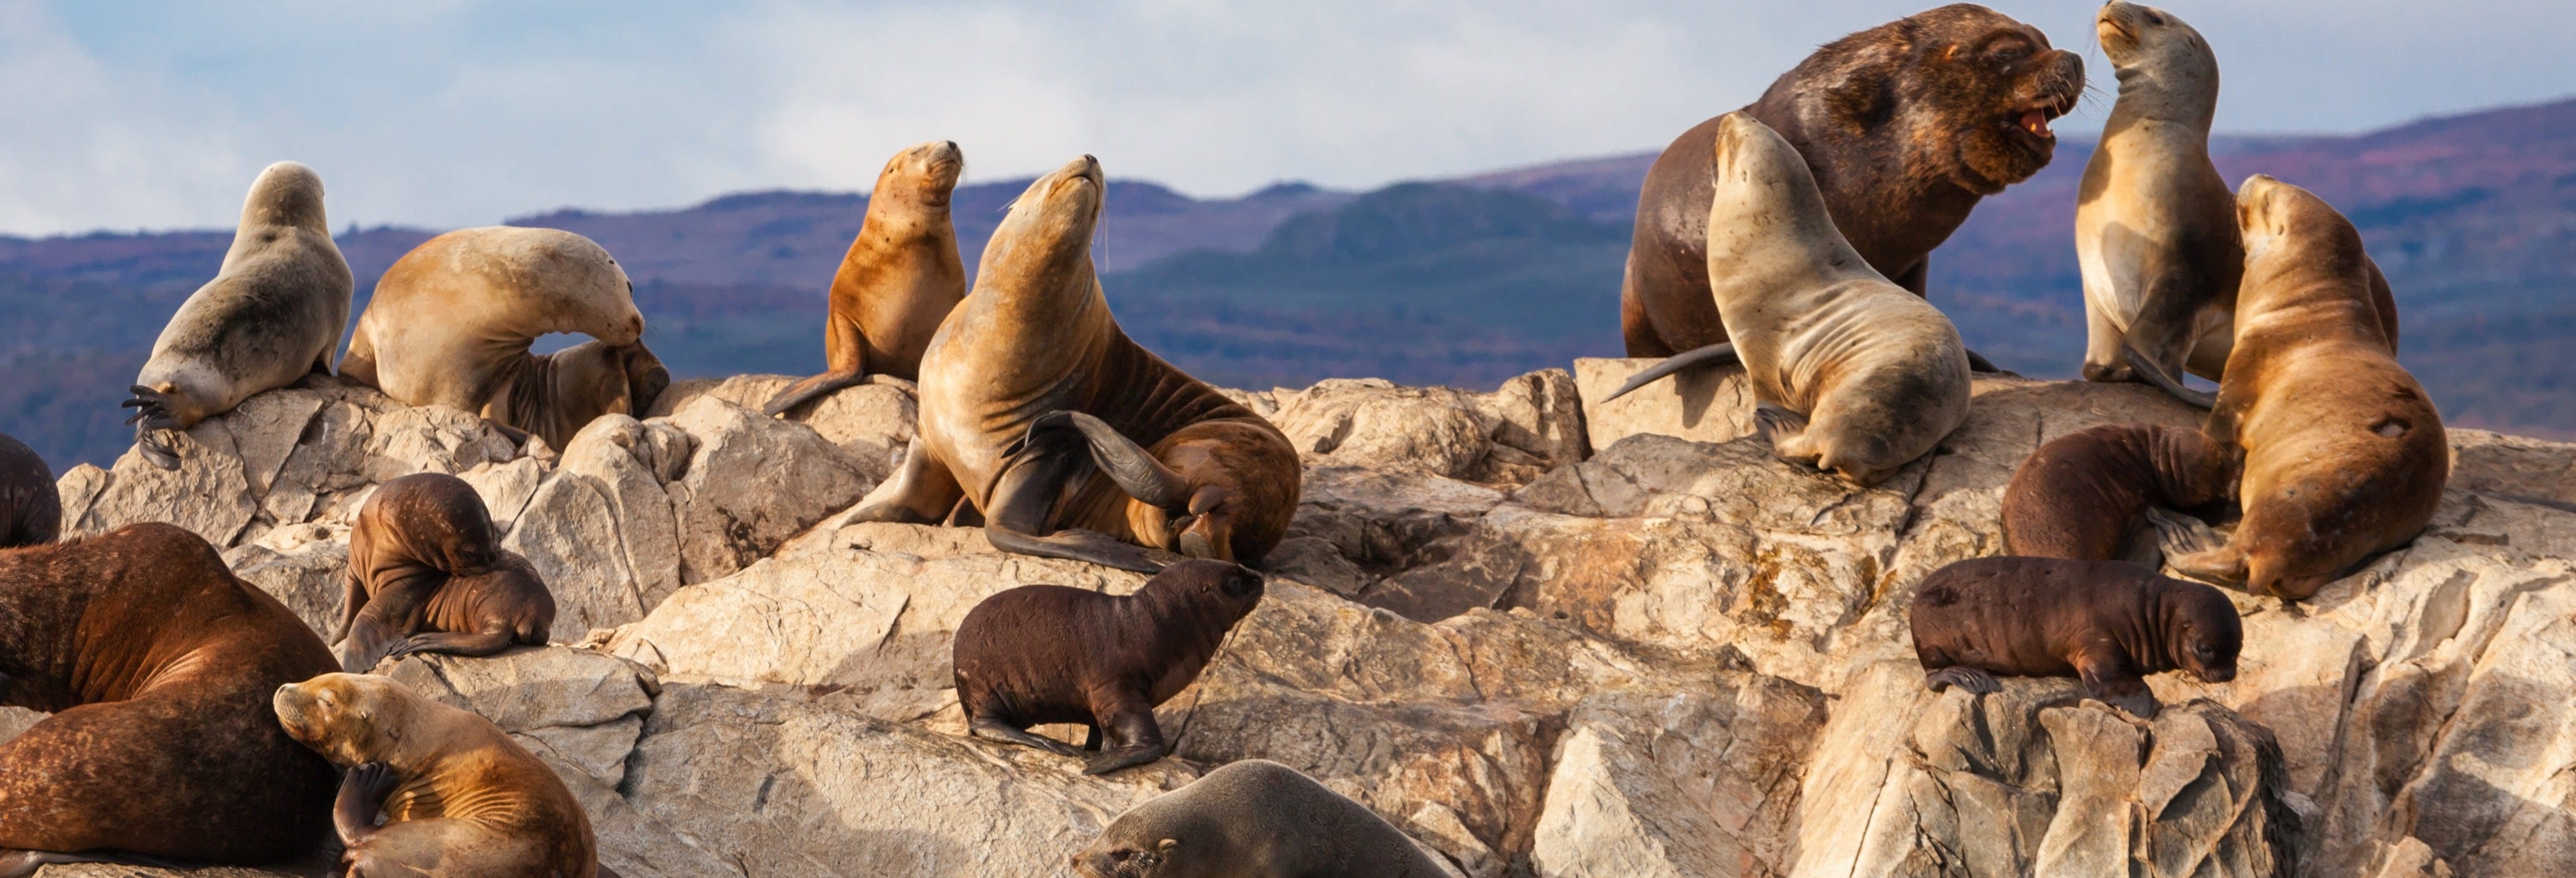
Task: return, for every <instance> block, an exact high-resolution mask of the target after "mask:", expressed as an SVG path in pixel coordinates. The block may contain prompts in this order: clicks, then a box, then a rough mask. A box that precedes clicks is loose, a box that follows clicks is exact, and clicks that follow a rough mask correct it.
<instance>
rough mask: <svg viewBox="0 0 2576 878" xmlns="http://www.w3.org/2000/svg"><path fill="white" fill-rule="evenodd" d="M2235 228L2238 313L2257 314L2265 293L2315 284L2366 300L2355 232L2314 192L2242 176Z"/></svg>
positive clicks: (2364, 263) (2364, 256)
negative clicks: (2240, 258) (2241, 251)
mask: <svg viewBox="0 0 2576 878" xmlns="http://www.w3.org/2000/svg"><path fill="white" fill-rule="evenodd" d="M2236 227H2237V231H2238V232H2239V233H2240V234H2241V235H2242V237H2243V238H2244V241H2245V279H2244V281H2243V283H2242V284H2241V285H2240V287H2239V288H2238V291H2237V308H2238V310H2239V311H2240V312H2241V313H2247V314H2255V313H2261V312H2262V310H2263V309H2264V308H2265V307H2267V303H2266V302H2265V301H2264V300H2265V299H2266V298H2267V296H2268V294H2272V293H2297V292H2301V291H2303V290H2305V289H2306V288H2308V287H2311V286H2313V285H2315V283H2318V282H2333V283H2337V284H2338V285H2341V286H2345V287H2348V288H2349V289H2351V290H2353V291H2355V292H2356V293H2357V294H2359V295H2361V296H2363V297H2364V298H2363V299H2362V301H2365V302H2367V298H2366V297H2367V295H2368V290H2369V276H2370V272H2371V271H2372V269H2371V268H2370V256H2369V254H2368V253H2367V252H2365V251H2364V250H2363V248H2362V243H2361V232H2360V230H2358V229H2355V228H2353V225H2352V221H2351V220H2348V219H2345V218H2344V215H2343V214H2342V212H2340V211H2337V210H2335V209H2334V206H2333V205H2330V204H2327V203H2326V201H2325V199H2323V198H2318V197H2317V196H2316V194H2315V193H2312V192H2309V191H2308V190H2306V189H2301V188H2299V187H2297V186H2292V185H2290V184H2288V183H2283V182H2281V181H2279V180H2275V179H2273V178H2272V177H2271V176H2270V175H2268V174H2256V175H2254V176H2251V177H2247V178H2246V179H2245V183H2244V185H2242V186H2239V187H2237V189H2236ZM2239 319H2240V320H2241V319H2243V318H2239Z"/></svg>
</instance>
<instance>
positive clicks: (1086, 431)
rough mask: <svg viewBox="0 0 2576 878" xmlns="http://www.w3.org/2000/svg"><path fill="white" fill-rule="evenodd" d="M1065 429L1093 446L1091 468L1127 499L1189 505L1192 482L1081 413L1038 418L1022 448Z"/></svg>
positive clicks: (1166, 505) (1170, 506) (1177, 506)
mask: <svg viewBox="0 0 2576 878" xmlns="http://www.w3.org/2000/svg"><path fill="white" fill-rule="evenodd" d="M1066 429H1072V430H1076V431H1079V432H1080V433H1081V434H1082V438H1083V439H1084V440H1086V441H1087V442H1088V443H1089V444H1090V446H1091V462H1092V464H1093V465H1095V466H1098V467H1100V471H1101V472H1102V473H1103V474H1106V475H1107V476H1109V480H1110V481H1112V482H1116V483H1118V488H1119V490H1122V491H1125V492H1127V496H1130V497H1134V498H1136V499H1138V500H1141V501H1144V502H1145V503H1148V504H1151V505H1154V506H1157V507H1161V508H1163V509H1174V510H1177V509H1180V508H1182V506H1183V504H1186V503H1188V502H1189V501H1190V496H1191V492H1190V485H1189V482H1188V481H1187V480H1185V479H1182V478H1181V474H1180V473H1177V472H1173V471H1172V468H1171V467H1168V466H1164V465H1163V462H1162V461H1160V460H1156V459H1154V455H1153V454H1151V453H1148V452H1147V451H1146V450H1145V448H1144V446H1141V445H1138V444H1136V442H1135V440H1133V439H1129V438H1127V437H1126V435H1125V434H1122V433H1119V432H1118V428H1116V427H1112V426H1110V425H1109V423H1108V422H1106V421H1103V420H1101V419H1099V418H1095V417H1092V416H1091V415H1088V414H1084V413H1082V412H1077V411H1071V410H1058V411H1052V412H1048V413H1046V414H1043V415H1039V416H1038V417H1037V419H1036V420H1034V421H1030V422H1029V432H1028V435H1027V436H1026V437H1024V438H1022V439H1021V440H1020V447H1024V448H1034V447H1040V446H1042V445H1044V444H1045V443H1046V442H1047V441H1048V439H1049V438H1051V437H1049V436H1048V435H1047V434H1050V433H1056V432H1059V431H1063V430H1066Z"/></svg>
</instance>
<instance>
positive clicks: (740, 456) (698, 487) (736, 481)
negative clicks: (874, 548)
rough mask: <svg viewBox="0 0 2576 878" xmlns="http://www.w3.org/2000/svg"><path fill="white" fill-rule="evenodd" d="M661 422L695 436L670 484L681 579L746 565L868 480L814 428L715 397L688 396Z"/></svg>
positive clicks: (837, 506)
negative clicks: (685, 461) (684, 464)
mask: <svg viewBox="0 0 2576 878" xmlns="http://www.w3.org/2000/svg"><path fill="white" fill-rule="evenodd" d="M668 423H670V424H671V425H672V426H674V427H678V428H680V429H681V430H683V431H686V432H687V433H688V434H689V435H690V436H691V437H693V438H695V439H696V440H697V453H696V454H695V455H694V456H692V457H691V458H690V459H689V465H688V467H687V470H686V472H685V473H683V474H682V475H681V476H680V477H679V478H678V480H676V481H673V482H671V483H670V485H669V486H668V490H669V492H670V497H671V506H672V508H673V510H674V511H676V512H677V513H678V524H679V533H680V581H681V582H682V583H684V584H685V583H696V582H705V581H707V580H710V579H716V578H719V577H723V576H727V575H731V574H732V573H733V572H734V571H736V570H740V569H742V568H744V567H746V566H749V565H750V564H751V562H753V561H757V560H759V559H761V558H763V557H766V556H767V555H769V554H770V553H771V552H772V551H775V550H776V549H777V548H778V547H779V545H780V544H782V543H785V542H786V541H787V538H788V537H792V536H795V535H796V534H797V532H799V531H802V530H804V529H805V528H807V527H811V526H812V525H813V524H814V523H815V522H818V521H822V520H823V518H824V517H825V516H828V515H830V514H832V513H834V512H837V511H840V510H842V509H844V508H846V507H848V506H849V505H850V504H851V503H852V502H854V501H856V500H858V499H859V497H860V495H863V494H866V493H867V491H868V489H869V488H871V487H874V485H875V483H874V482H872V481H870V480H869V479H868V477H867V474H866V473H865V472H862V471H861V470H860V469H859V468H858V467H857V466H856V465H855V464H853V463H851V462H850V461H849V460H848V459H847V458H846V457H845V456H844V455H843V453H842V452H841V450H840V448H839V447H838V446H835V445H833V444H832V443H830V442H829V441H826V440H824V439H823V437H822V435H821V434H818V433H816V432H814V430H813V429H812V428H809V427H806V426H804V425H801V424H791V423H787V422H785V421H780V420H778V419H776V418H767V417H762V416H761V415H760V413H759V412H758V411H756V410H752V409H746V408H743V407H740V406H736V405H733V404H731V403H728V402H725V401H724V400H722V399H717V398H713V397H705V396H701V397H699V398H697V399H694V400H691V401H689V402H688V403H687V404H685V405H684V406H682V407H681V408H680V409H679V411H678V412H676V413H674V414H673V415H672V416H671V417H670V419H669V421H668Z"/></svg>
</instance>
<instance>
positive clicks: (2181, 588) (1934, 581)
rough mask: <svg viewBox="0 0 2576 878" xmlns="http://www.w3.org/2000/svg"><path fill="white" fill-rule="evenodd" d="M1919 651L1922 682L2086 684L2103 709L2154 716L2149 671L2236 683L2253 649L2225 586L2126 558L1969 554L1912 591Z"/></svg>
mask: <svg viewBox="0 0 2576 878" xmlns="http://www.w3.org/2000/svg"><path fill="white" fill-rule="evenodd" d="M1911 622H1912V626H1913V631H1914V656H1915V657H1916V658H1918V659H1921V660H1922V662H1923V671H1924V675H1923V682H1924V684H1925V685H1927V686H1930V687H1932V690H1933V691H1935V692H1938V691H1940V690H1942V689H1944V688H1947V687H1950V686H1957V687H1959V688H1962V689H1966V690H1968V691H1970V692H1974V693H1977V694H1979V695H1984V694H1988V693H1992V692H1997V691H2001V690H2002V688H2003V687H2002V686H2001V685H1999V684H1997V683H1996V682H1995V678H1994V675H1995V674H2004V675H2007V676H2014V677H2067V676H2075V677H2082V678H2083V679H2084V686H2085V688H2086V689H2087V690H2088V691H2090V692H2091V694H2092V695H2093V697H2095V698H2099V699H2101V700H2102V701H2103V702H2104V703H2107V704H2110V705H2112V706H2115V707H2118V708H2120V709H2122V710H2126V711H2128V712H2130V713H2133V714H2137V715H2138V716H2142V717H2153V716H2155V715H2156V699H2155V695H2154V694H2153V693H2151V692H2149V691H2147V684H2146V679H2145V677H2146V675H2148V674H2154V673H2161V672H2164V671H2173V670H2180V671H2188V672H2190V673H2191V675H2192V676H2194V677H2197V678H2199V679H2201V680H2202V681H2204V682H2210V683H2224V682H2227V681H2229V680H2233V679H2236V653H2237V651H2238V650H2239V649H2242V648H2243V647H2244V644H2245V627H2244V623H2243V622H2241V621H2239V620H2238V619H2237V618H2236V605H2234V604H2231V603H2228V602H2227V595H2226V594H2224V593H2222V592H2220V591H2219V590H2218V589H2214V588H2211V587H2209V586H2206V585H2201V584H2200V583H2196V582H2184V581H2182V580H2178V579H2170V578H2167V577H2163V576H2158V575H2156V572H2155V571H2154V570H2150V569H2148V568H2146V567H2142V566H2139V565H2136V564H2131V563H2129V562H2126V561H2071V560H2067V559H2063V558H2016V557H2002V558H1970V559H1968V560H1965V561H1960V562H1957V563H1954V564H1951V565H1949V566H1947V567H1943V568H1941V569H1939V570H1935V571H1932V575H1930V576H1926V577H1924V578H1923V582H1922V583H1921V584H1920V585H1917V586H1915V587H1914V609H1913V618H1912V619H1911Z"/></svg>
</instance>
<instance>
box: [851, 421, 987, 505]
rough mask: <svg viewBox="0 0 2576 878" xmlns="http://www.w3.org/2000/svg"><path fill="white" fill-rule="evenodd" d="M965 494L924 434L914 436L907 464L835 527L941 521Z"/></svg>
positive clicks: (860, 499) (907, 455)
mask: <svg viewBox="0 0 2576 878" xmlns="http://www.w3.org/2000/svg"><path fill="white" fill-rule="evenodd" d="M965 497H966V490H965V489H964V488H961V487H958V485H957V477H956V476H955V475H953V474H951V473H949V471H948V467H947V466H945V465H942V464H941V463H940V462H939V461H938V460H937V459H935V458H934V457H933V456H932V455H931V453H930V447H929V446H928V445H926V444H924V443H923V442H922V441H921V437H919V436H914V437H912V444H910V445H908V446H905V449H904V452H903V463H902V464H901V465H899V466H897V467H895V471H894V475H892V476H888V477H887V478H886V480H885V482H884V483H883V484H879V485H877V487H876V490H873V491H869V492H868V495H867V496H865V497H861V498H859V505H858V508H856V509H853V510H851V511H850V513H849V515H847V516H845V517H843V518H842V520H841V521H840V522H839V523H837V524H834V525H833V527H836V528H837V527H842V526H845V525H851V524H859V523H863V522H872V521H883V522H893V523H896V524H938V523H939V522H940V520H941V519H942V518H944V517H946V516H948V515H949V514H950V513H952V512H954V511H956V508H957V504H958V502H959V501H960V500H962V499H964V498H965Z"/></svg>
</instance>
